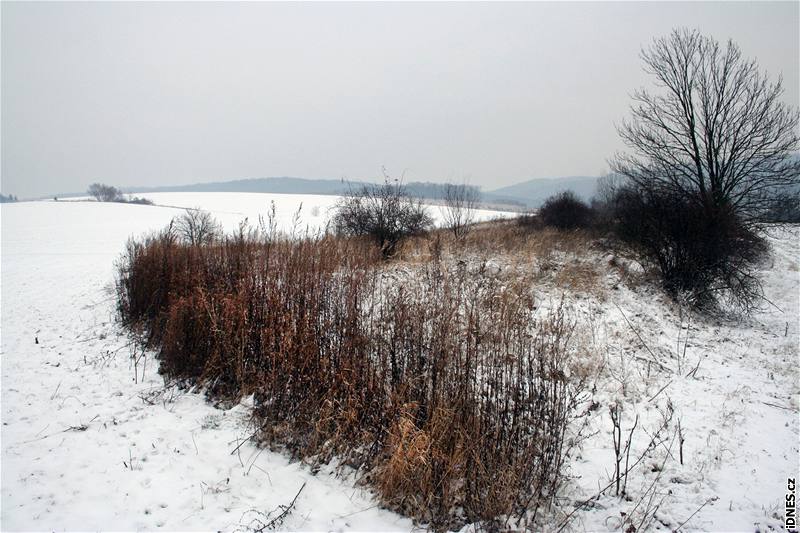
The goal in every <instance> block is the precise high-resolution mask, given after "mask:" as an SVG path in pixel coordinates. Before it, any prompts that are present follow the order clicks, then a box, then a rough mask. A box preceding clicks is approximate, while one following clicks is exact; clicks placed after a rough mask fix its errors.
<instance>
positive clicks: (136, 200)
mask: <svg viewBox="0 0 800 533" xmlns="http://www.w3.org/2000/svg"><path fill="white" fill-rule="evenodd" d="M124 201H125V203H127V204H135V205H153V200H150V199H149V198H142V197H139V196H134V197H132V198H128V199H127V200H124Z"/></svg>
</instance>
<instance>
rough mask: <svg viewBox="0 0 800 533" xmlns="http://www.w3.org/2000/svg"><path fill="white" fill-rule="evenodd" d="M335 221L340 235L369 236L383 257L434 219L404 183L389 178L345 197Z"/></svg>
mask: <svg viewBox="0 0 800 533" xmlns="http://www.w3.org/2000/svg"><path fill="white" fill-rule="evenodd" d="M332 222H333V228H334V230H335V231H336V232H337V233H338V234H340V235H349V236H368V237H369V238H371V239H372V240H373V241H374V242H375V244H377V245H378V247H379V248H380V250H381V253H382V254H383V257H391V256H393V255H394V254H395V252H396V251H397V245H398V244H399V243H400V242H401V241H402V240H403V239H405V238H407V237H410V236H412V235H418V234H420V233H422V232H424V231H426V230H427V229H428V228H429V227H430V226H431V225H432V224H433V219H432V218H431V216H430V215H429V214H428V212H427V210H426V209H425V206H424V205H423V204H422V202H421V201H420V200H415V199H413V198H411V197H410V196H409V195H408V193H407V192H406V190H405V188H404V187H403V184H402V183H400V182H395V183H391V182H390V180H389V179H388V178H387V179H386V180H385V181H384V183H383V184H382V185H364V186H362V187H361V188H360V189H359V190H358V191H356V192H355V193H352V194H350V195H348V196H346V197H344V198H342V200H340V201H339V203H338V204H337V206H336V212H335V214H334V216H333V221H332Z"/></svg>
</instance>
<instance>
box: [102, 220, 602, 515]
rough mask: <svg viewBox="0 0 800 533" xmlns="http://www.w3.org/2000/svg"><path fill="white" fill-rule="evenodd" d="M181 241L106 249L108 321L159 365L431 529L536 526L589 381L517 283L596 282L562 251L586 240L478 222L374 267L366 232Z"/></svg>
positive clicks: (555, 307)
mask: <svg viewBox="0 0 800 533" xmlns="http://www.w3.org/2000/svg"><path fill="white" fill-rule="evenodd" d="M179 237H180V235H178V234H177V233H176V230H175V228H174V226H170V228H167V229H166V230H164V231H162V232H160V233H157V234H154V235H151V236H149V237H147V238H144V239H143V240H140V241H133V240H132V241H130V242H129V243H128V246H127V250H126V253H125V255H124V256H123V257H122V259H121V260H120V262H119V275H118V281H117V294H118V305H119V313H120V316H121V319H122V321H123V322H124V323H125V324H126V325H127V326H128V327H129V328H130V329H132V330H133V331H135V332H137V337H138V338H141V339H142V342H143V343H144V344H146V345H147V346H148V347H149V348H150V349H153V350H155V351H156V352H157V355H158V358H159V360H160V364H161V372H162V373H163V374H165V375H166V376H168V377H169V378H171V379H182V380H184V381H191V382H194V383H197V384H200V385H203V386H204V387H205V390H207V392H208V394H209V395H210V396H212V397H214V398H217V399H220V398H222V399H228V400H236V399H238V398H241V397H244V396H248V395H251V394H252V395H253V398H254V405H255V414H256V419H257V420H258V431H257V432H256V434H255V437H256V438H257V439H258V440H259V441H261V442H263V443H264V444H266V445H269V446H272V447H277V448H281V449H284V450H286V451H287V452H289V453H291V454H292V455H293V456H295V457H298V458H304V459H306V460H308V461H311V462H327V461H330V460H334V459H335V460H337V461H339V462H340V463H341V464H344V465H347V466H350V467H352V468H354V469H355V470H356V471H357V472H358V474H359V479H360V480H361V481H363V482H365V483H368V484H370V485H371V486H373V487H374V488H375V489H376V490H377V492H378V494H379V497H380V499H381V500H382V501H383V502H384V504H385V505H387V506H388V507H390V508H392V509H395V510H398V511H400V512H403V513H404V514H407V515H409V516H412V517H415V518H416V519H418V520H420V521H421V523H425V524H428V525H429V526H431V527H434V528H437V529H442V528H448V527H456V528H457V527H459V526H461V525H463V524H465V523H471V522H481V523H483V524H485V525H486V526H487V527H494V526H492V524H494V525H495V526H498V527H499V526H501V525H502V524H503V523H504V521H507V520H509V519H510V518H511V517H515V518H514V520H522V522H516V523H517V525H518V526H524V525H528V526H533V525H534V524H536V523H537V520H538V521H541V517H542V516H543V514H546V513H547V511H548V509H549V508H550V506H551V505H552V504H553V501H554V498H555V496H556V495H557V493H558V490H559V487H560V485H561V483H562V482H563V478H564V474H563V471H562V466H563V462H564V460H565V454H566V453H567V449H568V448H569V447H570V445H571V444H570V443H572V442H573V440H571V439H566V438H565V435H566V434H567V431H568V428H569V425H570V422H571V421H572V419H573V418H574V417H576V416H577V415H578V411H577V406H578V404H579V403H580V398H582V396H581V395H582V394H583V392H584V383H585V380H586V379H587V377H588V376H587V374H586V373H585V372H573V371H572V370H571V369H572V368H573V367H575V362H574V358H575V354H576V353H577V352H579V351H580V350H581V349H582V346H581V345H580V344H579V343H576V342H575V341H574V339H575V330H576V323H575V321H574V319H572V318H571V317H570V315H569V313H568V312H567V308H566V307H565V305H564V304H563V302H562V303H559V302H549V303H545V304H544V306H543V307H542V303H540V302H537V301H536V300H535V297H534V291H533V290H532V289H533V288H534V287H536V286H537V285H541V284H543V283H547V284H550V283H552V284H556V286H561V285H563V286H564V287H569V288H570V289H571V290H573V291H581V290H587V291H595V290H600V289H597V287H600V286H602V284H601V283H599V281H598V280H599V274H598V273H597V271H596V269H597V266H593V265H592V264H591V263H589V262H587V260H586V259H585V258H584V259H582V260H576V259H575V256H576V252H577V251H579V250H585V249H586V247H587V246H588V243H589V242H590V239H589V237H588V236H587V234H585V233H581V232H572V233H562V232H558V231H556V230H546V231H541V232H533V233H532V232H530V231H525V230H524V228H521V227H520V226H518V225H516V224H514V223H509V222H495V223H489V224H481V225H476V226H475V227H474V228H473V229H472V231H470V232H469V233H467V234H466V235H460V236H459V237H458V238H456V237H454V236H453V235H452V233H450V232H448V231H447V230H442V231H436V232H433V233H431V234H429V235H427V236H424V237H416V238H411V239H409V240H407V241H405V242H404V243H403V244H402V246H401V247H400V249H399V251H398V254H397V255H396V257H395V259H394V260H393V261H389V262H387V261H385V260H384V259H383V254H382V253H381V250H380V249H379V248H378V247H376V246H374V244H373V243H372V242H371V241H370V240H369V239H364V238H357V237H337V236H332V235H325V234H319V235H302V236H300V235H280V234H278V233H277V232H275V231H274V225H272V224H270V223H268V222H266V223H265V222H262V224H261V226H260V227H259V228H246V227H242V228H240V231H239V232H238V233H237V234H235V235H233V236H214V237H213V238H212V239H210V240H203V241H196V240H194V241H193V240H191V239H182V238H179ZM493 255H495V256H496V257H492V256H493ZM531 265H537V266H536V267H535V268H532V267H531ZM546 265H549V266H546ZM557 265H563V268H560V267H557ZM593 269H594V270H593ZM603 290H604V289H603ZM540 307H542V308H540ZM506 525H508V524H506Z"/></svg>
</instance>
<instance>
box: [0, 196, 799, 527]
mask: <svg viewBox="0 0 800 533" xmlns="http://www.w3.org/2000/svg"><path fill="white" fill-rule="evenodd" d="M148 197H152V199H153V200H154V201H155V202H156V203H158V204H161V205H171V206H176V208H167V207H150V206H136V205H125V204H97V203H91V202H69V203H67V202H63V203H62V202H36V203H19V204H4V205H3V206H2V208H1V209H0V214H1V216H2V356H1V359H0V364H1V365H2V423H3V425H2V434H1V436H2V513H1V514H0V520H2V523H0V527H2V529H3V530H45V529H51V530H63V529H71V530H74V529H115V530H120V529H126V530H132V529H145V530H157V529H159V528H160V529H163V530H192V529H193V530H196V529H204V530H208V529H212V528H213V529H215V530H217V529H221V530H232V529H237V528H239V527H242V526H246V525H247V524H248V523H250V522H251V520H254V519H259V518H260V519H263V516H261V515H258V514H256V513H255V512H252V511H259V512H261V513H268V512H270V511H272V510H273V509H276V508H278V506H279V505H285V504H288V503H289V502H290V501H292V499H293V498H294V496H295V495H296V494H297V493H298V491H299V490H300V488H301V487H304V488H303V490H302V492H301V493H300V494H299V496H298V498H297V501H296V503H295V507H294V510H293V512H292V513H291V514H290V515H289V516H288V517H287V519H286V521H285V522H284V523H283V525H282V528H283V529H291V530H298V529H302V530H323V529H324V530H354V529H362V530H365V529H368V530H409V529H411V528H412V523H411V521H410V520H408V519H405V518H402V517H400V516H398V515H396V514H394V513H390V512H387V511H385V510H382V509H380V508H379V506H378V505H377V503H376V501H375V500H374V499H373V498H372V497H371V496H370V494H369V493H368V492H366V491H364V490H362V489H359V488H354V485H353V483H352V480H347V479H344V480H343V479H340V478H336V477H335V476H333V475H331V474H330V472H329V471H328V472H326V471H325V470H323V471H322V472H320V473H318V474H317V475H312V474H311V473H310V471H309V469H308V468H307V467H305V466H303V465H301V464H298V463H295V464H290V463H289V461H288V460H287V459H286V457H285V456H283V455H281V454H277V453H272V452H270V451H267V450H259V449H258V448H256V447H255V446H253V445H252V444H250V443H245V444H243V445H242V446H241V447H239V448H238V451H236V452H235V453H233V454H232V453H231V452H232V451H233V450H235V449H236V448H237V446H238V445H239V444H242V442H243V441H244V440H245V439H247V437H248V436H249V435H250V433H251V431H252V430H251V429H250V428H249V426H248V409H247V406H246V405H240V406H237V407H235V408H233V409H229V410H222V409H217V408H215V407H214V406H212V405H210V404H208V403H207V402H206V401H205V399H204V397H203V396H202V395H197V394H185V393H180V392H177V391H175V390H167V391H166V394H160V391H162V390H163V388H164V387H163V380H162V378H161V377H160V376H159V375H158V374H157V372H156V370H157V362H156V361H153V360H152V359H142V360H140V361H138V363H137V365H136V368H137V369H138V371H139V379H137V380H135V378H134V361H133V360H131V358H130V355H131V352H130V347H129V346H128V340H127V338H126V337H125V335H124V333H123V332H122V331H121V330H120V329H119V327H118V326H117V325H116V324H115V323H114V304H115V302H114V295H113V293H112V291H111V284H112V282H113V278H114V262H115V260H116V259H117V258H118V257H119V254H120V252H121V251H122V248H123V246H124V243H125V241H126V239H127V238H128V237H129V236H131V235H140V234H141V233H144V232H146V231H148V230H152V229H158V228H161V227H164V226H165V225H166V224H167V223H168V222H169V220H170V219H171V218H172V217H173V216H175V215H177V214H180V213H181V210H180V209H178V208H177V207H195V206H201V207H204V208H207V209H209V210H211V211H212V212H213V214H214V215H215V216H216V217H217V218H218V219H220V221H221V222H222V223H223V225H224V226H225V228H226V229H228V230H230V229H233V228H235V227H236V225H237V224H238V223H239V222H240V221H241V220H242V219H243V218H244V217H247V218H248V219H249V221H250V222H251V223H254V222H257V218H258V214H259V213H261V214H266V212H267V209H268V202H269V200H270V199H271V198H275V199H276V203H277V206H278V221H279V223H280V224H281V226H283V227H284V228H289V227H290V226H291V224H292V215H293V213H294V212H295V211H296V210H297V207H298V206H299V203H300V202H303V210H302V212H301V217H302V219H301V221H302V228H304V227H305V226H306V225H308V227H310V228H312V229H314V228H318V227H321V226H323V225H324V223H325V219H326V216H327V214H328V211H327V210H328V208H329V207H330V206H331V205H332V204H333V203H334V202H335V198H334V197H330V196H292V195H248V194H234V193H229V194H225V193H220V194H216V193H214V194H212V193H158V194H153V195H148ZM315 208H316V209H315ZM437 211H438V210H437V209H435V208H434V209H433V212H434V213H436V212H437ZM493 215H496V213H494V212H487V213H484V214H483V216H484V217H488V216H493ZM302 228H301V229H302ZM799 237H800V235H799V234H798V229H797V228H796V227H795V228H791V229H788V230H786V229H784V230H780V231H777V232H775V233H774V234H773V236H772V237H771V243H772V245H773V258H772V260H771V261H769V262H768V263H767V264H766V265H765V267H764V270H763V273H762V274H763V277H764V283H765V291H766V296H767V297H768V298H769V299H770V301H771V302H772V303H773V304H774V306H768V307H766V308H765V309H764V310H763V311H760V312H757V313H755V314H754V315H753V316H752V317H750V318H747V319H738V318H727V319H725V318H719V319H702V318H700V317H697V316H692V317H691V319H690V318H689V316H690V315H689V314H688V313H687V312H682V311H681V310H680V308H678V307H677V306H675V305H674V304H671V303H669V302H668V301H667V300H666V299H665V298H664V297H663V296H662V295H661V294H660V293H659V292H658V291H657V290H655V289H653V288H652V287H651V286H649V285H648V284H644V283H639V284H637V283H629V282H624V281H621V280H622V279H623V278H624V277H625V276H624V272H623V270H624V269H622V268H617V267H616V266H613V267H612V266H610V265H609V264H607V263H608V261H607V259H608V258H604V257H602V256H599V257H598V258H594V257H592V256H591V255H589V256H588V257H584V258H583V259H584V260H587V259H588V260H589V262H590V263H591V264H595V265H600V266H598V267H597V268H598V270H599V272H601V275H600V277H599V280H600V283H599V284H600V285H601V287H599V288H598V290H596V291H594V292H590V293H588V294H587V293H586V292H581V290H580V289H578V288H576V289H575V290H574V291H573V290H572V289H570V288H569V283H570V281H569V280H567V281H566V282H565V283H564V282H562V283H560V285H549V284H548V283H545V282H543V283H542V284H541V286H537V287H536V289H535V290H536V292H537V294H536V295H537V298H538V299H539V301H541V302H547V301H548V300H553V299H556V300H557V299H558V298H559V297H560V294H561V291H562V290H566V291H567V301H568V302H569V304H570V306H571V308H572V310H573V312H574V313H575V316H576V318H577V319H578V321H579V325H580V326H581V327H582V330H583V342H584V343H585V346H586V348H587V355H586V357H587V359H593V360H594V362H595V364H596V365H597V367H598V368H600V369H601V370H600V371H599V375H598V378H597V380H596V385H597V386H596V392H595V393H594V395H593V397H592V402H595V403H596V408H594V409H593V410H592V411H591V412H590V414H589V416H588V419H587V424H588V426H587V428H586V430H585V431H584V432H583V434H584V435H586V436H588V437H587V438H586V439H585V440H584V441H583V442H582V443H581V446H580V448H579V451H580V453H577V454H574V455H573V456H572V457H571V458H570V459H569V460H568V467H567V468H568V470H567V472H568V474H570V475H571V476H573V479H572V481H571V482H570V483H569V484H568V485H567V487H566V490H565V491H564V493H563V494H562V497H561V498H560V499H559V504H560V509H561V510H562V512H561V513H560V514H561V516H563V514H566V513H569V512H570V511H571V510H572V509H573V508H574V504H575V502H582V501H584V500H587V499H590V498H592V497H593V496H595V495H596V494H597V492H598V490H599V489H600V488H602V487H604V486H606V485H608V483H609V482H610V481H611V475H612V474H613V470H614V452H613V441H612V436H611V429H612V424H611V418H610V414H609V413H610V411H609V406H610V405H613V404H614V403H615V402H619V404H620V405H622V410H621V413H622V414H621V420H622V424H621V429H622V437H623V443H622V444H623V446H624V444H625V441H626V440H627V439H628V436H629V434H630V435H632V437H631V441H632V445H631V452H630V463H631V464H634V462H635V461H636V460H637V459H638V458H639V457H643V459H642V460H641V462H639V463H638V464H637V465H636V466H635V468H631V472H630V474H629V475H628V494H629V497H628V499H625V498H619V497H616V496H614V495H613V489H612V490H611V491H610V492H608V491H607V492H606V493H605V494H604V495H602V496H600V497H599V498H595V499H593V501H592V503H591V504H587V505H584V506H581V507H580V508H579V510H578V511H577V512H576V513H575V514H574V515H573V516H572V521H571V523H570V527H571V528H574V529H578V530H581V529H586V530H592V531H597V530H619V529H627V528H628V527H629V525H631V524H633V525H634V526H635V527H637V529H640V528H639V527H638V525H639V524H640V519H642V520H643V521H644V520H646V521H647V523H648V524H649V525H650V528H651V529H662V530H672V529H675V528H677V527H679V526H681V524H682V523H684V522H685V524H683V526H682V529H684V530H717V531H723V530H724V531H731V530H737V531H741V530H750V531H752V530H753V529H755V528H758V529H761V530H763V529H765V528H768V527H772V528H777V529H779V528H780V517H781V516H782V513H783V506H782V502H783V497H784V494H785V490H786V486H785V484H786V477H787V476H792V475H796V474H797V469H798V435H799V428H798V412H799V405H798V398H799V397H800V394H799V393H800V388H798V387H799V385H798V382H799V380H798V335H799V331H800V330H799V328H798V326H799V325H800V324H798V319H799V317H800V305H799V303H800V302H798V299H799V298H800V265H799V264H798V262H799V261H800V238H799ZM486 253H487V254H491V253H492V252H489V251H487V252H486ZM581 253H583V252H581ZM585 253H587V254H595V252H589V251H586V252H585ZM483 259H484V260H486V259H488V260H489V261H491V262H492V265H493V266H494V267H496V269H497V271H498V272H499V274H498V275H503V273H504V272H506V271H508V269H510V268H511V267H512V266H513V265H509V264H507V263H506V262H505V261H506V259H504V258H493V257H491V256H490V255H489V256H487V257H485V258H483ZM518 259H519V264H518V265H517V266H518V267H523V268H530V265H531V264H536V265H538V263H539V262H542V261H540V260H539V259H538V258H531V257H520V258H518ZM567 260H569V258H564V257H554V258H552V259H551V261H553V262H554V263H555V266H556V267H558V263H559V262H561V263H564V262H565V261H567ZM537 268H543V266H542V265H539V266H537ZM550 268H552V267H550ZM551 271H552V270H551ZM576 279H577V278H576ZM565 284H566V286H567V288H566V289H565V288H564V287H565ZM37 340H38V343H37ZM645 345H646V346H645ZM648 359H649V360H651V362H649V363H648V362H647V360H648ZM652 361H655V362H652ZM143 366H144V370H143V369H142V367H143ZM142 373H143V374H144V378H143V379H142V378H141V376H142ZM637 415H638V421H637V419H636V417H637ZM667 416H670V417H671V420H670V422H669V424H668V425H667V426H668V427H667V428H666V429H665V430H663V431H662V432H661V437H662V438H661V439H658V441H659V442H660V443H659V444H658V445H657V446H656V447H655V449H653V450H650V451H649V452H648V453H646V454H644V451H645V450H646V449H647V446H648V444H649V443H650V442H651V440H652V437H653V435H654V434H655V433H656V431H657V430H658V428H659V427H660V425H661V424H662V422H663V420H664V419H665V417H667ZM678 421H680V427H681V431H680V436H682V438H683V464H681V461H680V447H679V440H680V437H679V436H678V435H679V434H678V432H677V426H678ZM634 423H635V424H636V427H635V429H634V430H633V431H632V432H631V428H632V427H633V426H634ZM629 432H631V433H629ZM304 484H305V485H304ZM646 509H649V513H650V514H652V517H651V518H648V513H644V512H643V510H646ZM622 513H624V514H622ZM556 515H559V513H556ZM557 518H558V516H555V517H554V520H556V519H557ZM626 520H627V521H626ZM687 520H688V521H687ZM553 525H554V526H556V525H557V524H555V523H554V524H553Z"/></svg>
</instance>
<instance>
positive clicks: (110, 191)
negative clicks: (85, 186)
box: [88, 183, 125, 202]
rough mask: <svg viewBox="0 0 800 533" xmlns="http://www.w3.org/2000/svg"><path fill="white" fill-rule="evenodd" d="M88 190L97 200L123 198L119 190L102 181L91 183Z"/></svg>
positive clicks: (104, 200)
mask: <svg viewBox="0 0 800 533" xmlns="http://www.w3.org/2000/svg"><path fill="white" fill-rule="evenodd" d="M88 192H89V196H91V197H93V198H94V199H95V200H97V201H98V202H119V201H122V200H123V199H124V198H125V197H124V196H123V194H122V191H121V190H119V189H117V188H116V187H113V186H111V185H106V184H104V183H92V184H91V185H89V191H88Z"/></svg>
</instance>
